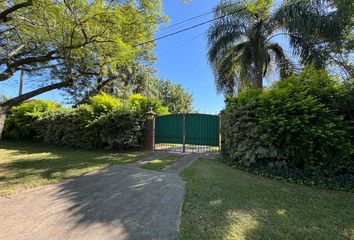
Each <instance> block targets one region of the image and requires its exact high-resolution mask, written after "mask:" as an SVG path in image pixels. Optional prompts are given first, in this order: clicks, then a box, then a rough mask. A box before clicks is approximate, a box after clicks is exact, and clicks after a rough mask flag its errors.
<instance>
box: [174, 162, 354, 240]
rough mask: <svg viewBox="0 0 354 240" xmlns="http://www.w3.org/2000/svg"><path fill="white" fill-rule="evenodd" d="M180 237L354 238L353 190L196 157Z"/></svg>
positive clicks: (188, 178)
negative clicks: (251, 171)
mask: <svg viewBox="0 0 354 240" xmlns="http://www.w3.org/2000/svg"><path fill="white" fill-rule="evenodd" d="M182 176H183V178H184V179H185V180H186V181H187V189H186V195H185V201H184V204H183V215H182V223H181V231H180V234H179V239H233V240H237V239H252V240H253V239H272V240H275V239H287V240H289V239H298V240H304V239H311V240H317V239H318V240H324V239H328V240H334V239H354V194H353V193H347V192H340V191H331V190H320V189H314V188H310V187H304V186H300V185H294V184H289V183H285V182H281V181H276V180H272V179H267V178H263V177H259V176H255V175H251V174H248V173H244V172H242V171H239V170H236V169H233V168H231V167H229V166H227V165H225V164H223V163H221V162H218V161H215V160H204V159H203V160H198V161H196V162H195V163H194V164H192V165H191V166H190V167H189V168H187V169H186V170H184V172H183V173H182Z"/></svg>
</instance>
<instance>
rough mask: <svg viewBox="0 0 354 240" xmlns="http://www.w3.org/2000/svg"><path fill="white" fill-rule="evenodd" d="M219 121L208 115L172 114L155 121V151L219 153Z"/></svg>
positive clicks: (217, 118) (217, 117)
mask: <svg viewBox="0 0 354 240" xmlns="http://www.w3.org/2000/svg"><path fill="white" fill-rule="evenodd" d="M219 128H220V119H219V116H217V115H208V114H173V115H165V116H159V117H156V119H155V149H157V150H175V151H182V152H185V151H189V152H190V151H192V152H212V151H219V146H220V133H219V132H220V131H219V130H220V129H219Z"/></svg>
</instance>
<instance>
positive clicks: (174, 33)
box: [134, 8, 245, 47]
mask: <svg viewBox="0 0 354 240" xmlns="http://www.w3.org/2000/svg"><path fill="white" fill-rule="evenodd" d="M242 10H245V8H241V9H238V10H237V11H235V12H233V13H229V14H226V15H223V16H220V17H217V18H213V19H210V20H208V21H204V22H202V23H199V24H196V25H193V26H191V27H188V28H184V29H181V30H179V31H176V32H173V33H169V34H166V35H163V36H161V37H158V38H154V39H151V40H149V41H146V42H143V43H139V44H137V45H135V46H134V47H139V46H143V45H145V44H148V43H152V42H155V41H158V40H161V39H164V38H168V37H171V36H174V35H177V34H179V33H182V32H186V31H188V30H191V29H194V28H197V27H200V26H203V25H205V24H208V23H211V22H214V21H216V20H219V19H222V18H224V17H227V16H229V15H231V14H235V13H237V12H240V11H242Z"/></svg>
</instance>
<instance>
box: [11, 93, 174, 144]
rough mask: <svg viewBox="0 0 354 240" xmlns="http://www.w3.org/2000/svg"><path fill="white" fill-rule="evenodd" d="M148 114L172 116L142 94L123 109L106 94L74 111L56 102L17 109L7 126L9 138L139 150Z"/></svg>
mask: <svg viewBox="0 0 354 240" xmlns="http://www.w3.org/2000/svg"><path fill="white" fill-rule="evenodd" d="M148 110H152V111H155V112H156V113H158V114H166V113H168V111H167V108H166V107H164V106H162V104H161V102H159V101H156V100H154V99H148V98H146V97H144V96H142V95H139V94H135V95H133V96H131V97H130V99H129V101H127V102H125V104H124V105H123V106H121V104H120V102H119V100H118V99H116V98H114V97H112V96H110V95H108V94H105V93H103V94H100V95H96V96H94V97H92V98H91V100H90V103H89V104H84V105H80V106H78V107H76V108H72V109H65V108H58V106H57V105H56V104H55V103H53V102H46V101H36V102H29V103H27V104H23V106H22V105H21V106H20V107H17V108H14V110H13V113H12V114H11V116H10V118H9V121H7V122H6V126H7V136H9V138H23V136H26V138H29V139H37V140H38V141H41V142H43V143H48V144H55V145H64V146H68V147H74V148H87V149H91V148H124V149H126V148H138V147H141V146H142V141H143V130H144V123H145V118H146V112H147V111H148Z"/></svg>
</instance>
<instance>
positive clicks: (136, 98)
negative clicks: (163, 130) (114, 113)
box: [127, 94, 169, 115]
mask: <svg viewBox="0 0 354 240" xmlns="http://www.w3.org/2000/svg"><path fill="white" fill-rule="evenodd" d="M127 104H128V106H129V107H131V108H132V109H133V110H135V111H138V112H142V113H147V112H148V111H153V112H155V113H156V114H157V115H166V114H168V113H169V112H168V108H167V107H165V106H163V105H162V103H161V102H160V101H157V100H155V99H153V98H147V97H145V96H143V95H141V94H133V95H131V96H130V97H129V100H128V103H127Z"/></svg>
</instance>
